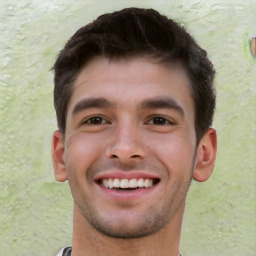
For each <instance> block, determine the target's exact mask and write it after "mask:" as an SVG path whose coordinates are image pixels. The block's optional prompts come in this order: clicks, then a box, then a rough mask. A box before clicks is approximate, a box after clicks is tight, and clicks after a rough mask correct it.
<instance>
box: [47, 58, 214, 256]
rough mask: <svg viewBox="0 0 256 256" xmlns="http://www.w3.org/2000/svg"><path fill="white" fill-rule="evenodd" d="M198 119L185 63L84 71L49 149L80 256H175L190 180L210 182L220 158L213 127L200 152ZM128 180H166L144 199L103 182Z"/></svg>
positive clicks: (131, 63) (129, 63)
mask: <svg viewBox="0 0 256 256" xmlns="http://www.w3.org/2000/svg"><path fill="white" fill-rule="evenodd" d="M96 99H97V100H96ZM99 99H100V100H99ZM102 99H103V100H102ZM106 101H107V104H106ZM81 102H83V103H81ZM102 102H103V103H102ZM166 102H171V103H172V104H169V105H168V104H166ZM167 105H168V106H167ZM194 120H195V108H194V102H193V99H192V96H191V93H190V82H189V79H188V76H187V75H186V73H185V72H184V70H183V69H182V67H180V66H178V65H176V66H174V65H173V66H167V65H166V64H159V63H158V64H157V63H153V62H152V61H150V60H148V59H146V58H139V57H138V58H130V59H125V60H109V59H107V58H104V57H96V58H94V59H93V60H91V61H90V62H89V63H88V64H87V65H86V66H85V67H84V68H83V69H82V70H81V72H80V74H79V75H78V77H77V79H76V81H75V83H74V90H73V93H72V96H71V99H70V101H69V104H68V112H67V120H66V124H67V126H66V132H65V134H62V133H61V132H60V131H56V132H55V133H54V136H53V150H52V155H53V164H54V169H55V177H56V179H57V180H58V181H65V180H68V181H69V184H70V188H71V192H72V195H73V198H74V231H73V250H72V255H73V256H88V255H94V256H95V255H158V256H159V255H163V256H167V255H170V256H177V255H178V251H179V240H180V231H181V224H182V217H183V213H184V208H185V199H186V195H187V191H188V189H189V186H190V182H191V179H192V177H193V178H194V179H196V180H198V181H205V180H207V179H208V178H209V177H210V175H211V173H212V171H213V167H214V161H215V156H216V132H215V130H214V129H212V128H211V129H209V130H208V131H207V132H206V133H205V135H204V136H203V137H202V139H201V140H200V142H199V145H198V146H197V145H196V134H195V128H194ZM127 175H129V177H133V176H136V177H139V176H141V177H144V175H147V176H150V177H154V178H157V180H158V181H159V182H158V183H157V184H156V185H155V186H153V187H152V188H150V189H143V190H141V191H143V192H142V193H140V192H139V193H138V191H137V192H136V193H137V194H135V193H134V192H133V191H129V192H122V191H118V192H116V193H115V194H113V193H112V191H110V190H109V189H104V188H102V186H101V185H99V179H100V178H102V177H113V176H118V177H121V178H122V177H123V176H125V177H126V176H127ZM120 237H121V238H120Z"/></svg>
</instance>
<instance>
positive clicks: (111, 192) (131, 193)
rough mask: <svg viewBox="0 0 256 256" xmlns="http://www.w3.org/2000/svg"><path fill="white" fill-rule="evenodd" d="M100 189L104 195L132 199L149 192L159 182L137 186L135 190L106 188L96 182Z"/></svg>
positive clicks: (118, 198)
mask: <svg viewBox="0 0 256 256" xmlns="http://www.w3.org/2000/svg"><path fill="white" fill-rule="evenodd" d="M97 185H98V186H99V188H100V190H101V191H102V192H103V193H104V194H105V195H106V196H109V197H111V198H113V199H116V200H132V199H140V198H141V197H144V196H147V195H149V194H151V193H152V192H153V191H154V190H155V189H156V188H157V187H158V185H159V183H157V184H155V185H153V186H152V187H151V188H138V189H135V190H127V191H119V190H115V189H109V188H106V187H104V186H102V185H100V184H97Z"/></svg>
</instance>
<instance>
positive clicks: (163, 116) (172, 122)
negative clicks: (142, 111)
mask: <svg viewBox="0 0 256 256" xmlns="http://www.w3.org/2000/svg"><path fill="white" fill-rule="evenodd" d="M154 118H162V119H165V120H166V121H167V122H168V123H167V124H168V125H175V124H176V122H175V121H174V120H173V119H172V118H170V117H167V116H165V115H157V114H155V115H151V116H149V117H148V119H147V121H146V124H151V123H149V122H150V121H152V120H153V119H154ZM167 124H164V125H167ZM152 125H154V124H152Z"/></svg>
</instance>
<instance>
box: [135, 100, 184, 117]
mask: <svg viewBox="0 0 256 256" xmlns="http://www.w3.org/2000/svg"><path fill="white" fill-rule="evenodd" d="M138 108H141V109H161V108H162V109H174V110H177V111H178V112H179V113H180V114H181V115H182V116H185V112H184V110H183V108H182V107H181V105H180V104H179V103H178V102H177V101H176V100H174V99H173V98H170V97H164V98H152V99H146V100H144V101H142V102H141V103H140V104H139V107H138Z"/></svg>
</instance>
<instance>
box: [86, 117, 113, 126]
mask: <svg viewBox="0 0 256 256" xmlns="http://www.w3.org/2000/svg"><path fill="white" fill-rule="evenodd" d="M83 124H89V125H100V124H109V122H108V121H107V120H105V119H104V118H102V117H100V116H92V117H90V118H88V119H86V120H85V121H84V122H83Z"/></svg>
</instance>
